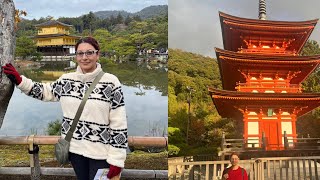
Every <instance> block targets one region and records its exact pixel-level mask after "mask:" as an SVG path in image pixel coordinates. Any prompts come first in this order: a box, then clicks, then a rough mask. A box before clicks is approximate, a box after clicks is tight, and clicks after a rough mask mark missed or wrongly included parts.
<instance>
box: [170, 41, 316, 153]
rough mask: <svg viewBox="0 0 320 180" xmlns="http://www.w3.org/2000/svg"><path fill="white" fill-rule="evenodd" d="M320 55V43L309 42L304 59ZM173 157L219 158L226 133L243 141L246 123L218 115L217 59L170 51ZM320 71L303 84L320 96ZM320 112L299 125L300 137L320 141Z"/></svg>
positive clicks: (311, 114) (171, 148) (305, 116)
mask: <svg viewBox="0 0 320 180" xmlns="http://www.w3.org/2000/svg"><path fill="white" fill-rule="evenodd" d="M315 54H320V48H319V45H318V43H317V42H316V41H312V40H310V41H308V42H307V43H306V44H305V46H304V48H303V50H302V52H301V55H304V56H307V55H315ZM168 78H169V86H168V93H169V94H168V96H169V98H168V99H169V102H168V103H169V124H168V126H169V128H168V133H169V142H170V144H171V146H169V152H170V153H169V154H170V155H171V156H181V155H199V154H213V155H217V151H218V150H219V146H220V140H221V136H222V132H223V131H224V132H226V137H227V138H233V137H236V138H242V131H243V127H242V126H243V125H242V122H239V121H234V120H232V119H226V118H221V117H220V116H219V114H218V113H217V111H216V109H215V108H214V105H213V103H212V101H211V98H210V96H209V94H208V89H207V86H210V87H214V88H218V89H221V81H220V73H219V68H218V64H217V61H216V59H213V58H209V57H203V56H201V55H197V54H193V53H189V52H183V51H181V50H175V49H170V60H169V72H168ZM319 82H320V71H319V70H318V69H316V70H315V71H314V72H313V73H312V74H310V76H309V77H308V78H307V79H306V80H305V81H304V82H303V88H304V90H305V92H320V85H319ZM187 87H191V88H192V89H194V91H192V92H191V95H192V97H191V103H190V104H191V108H190V109H191V110H190V130H189V139H188V143H187V140H186V136H187V124H188V123H187V122H188V118H189V114H188V99H189V95H190V91H189V90H188V89H187ZM319 126H320V110H319V109H316V110H314V111H312V112H310V113H308V114H306V115H304V116H301V117H300V118H299V119H298V121H297V133H298V135H299V137H301V136H304V137H306V136H308V134H309V135H310V136H311V137H320V132H319V130H318V127H319Z"/></svg>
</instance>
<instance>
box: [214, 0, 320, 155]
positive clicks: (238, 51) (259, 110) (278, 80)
mask: <svg viewBox="0 0 320 180" xmlns="http://www.w3.org/2000/svg"><path fill="white" fill-rule="evenodd" d="M260 7H262V9H261V8H260V19H257V20H256V19H246V18H240V17H235V16H231V15H228V14H225V13H222V12H219V16H220V22H221V29H222V36H223V44H224V50H223V49H219V48H216V49H215V51H216V55H217V60H218V64H219V69H220V74H221V80H222V85H223V90H217V89H213V88H209V93H210V96H211V97H212V100H213V102H214V104H215V107H216V109H217V110H218V112H219V114H220V115H221V116H222V117H228V118H233V119H235V120H239V121H241V120H242V121H243V127H244V128H243V138H244V140H245V142H246V146H247V147H246V148H250V147H254V148H259V147H261V146H262V139H265V142H266V143H265V144H264V146H265V147H264V148H265V150H266V151H274V150H277V151H281V150H283V149H284V134H286V135H287V139H288V141H289V142H290V146H294V141H295V140H294V139H295V138H296V137H297V133H296V121H297V118H298V117H299V116H301V115H303V114H306V113H307V112H309V111H311V110H313V109H314V108H316V107H318V106H319V105H320V104H319V103H320V94H319V93H303V92H302V88H301V82H303V81H304V80H305V79H306V78H307V77H308V75H310V73H312V72H313V71H314V70H315V69H316V68H317V67H318V65H319V63H320V55H315V56H299V54H300V52H301V50H302V47H303V46H304V44H305V43H306V41H307V40H308V38H309V36H310V34H311V33H312V31H313V29H314V27H315V25H316V23H317V21H318V19H316V20H311V21H301V22H287V21H270V20H264V19H265V4H264V2H263V1H260Z"/></svg>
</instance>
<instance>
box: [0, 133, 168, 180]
mask: <svg viewBox="0 0 320 180" xmlns="http://www.w3.org/2000/svg"><path fill="white" fill-rule="evenodd" d="M59 138H60V136H35V135H30V136H0V145H28V146H29V151H31V152H33V153H31V154H30V167H0V174H7V175H31V179H32V180H38V179H40V177H41V175H54V176H75V173H74V171H73V169H72V168H62V167H61V168H49V167H40V160H39V151H36V149H38V150H39V148H37V146H38V145H54V144H56V143H57V142H58V139H59ZM128 144H129V146H134V147H159V148H166V147H167V146H168V138H167V137H139V136H129V137H128ZM27 153H28V152H27V151H26V154H27ZM121 177H124V178H147V179H157V178H167V177H168V171H167V170H135V169H124V170H123V172H122V176H121Z"/></svg>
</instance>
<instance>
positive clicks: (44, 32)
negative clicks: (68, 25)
mask: <svg viewBox="0 0 320 180" xmlns="http://www.w3.org/2000/svg"><path fill="white" fill-rule="evenodd" d="M51 34H70V32H69V31H65V30H51V29H50V30H44V31H41V30H38V35H51Z"/></svg>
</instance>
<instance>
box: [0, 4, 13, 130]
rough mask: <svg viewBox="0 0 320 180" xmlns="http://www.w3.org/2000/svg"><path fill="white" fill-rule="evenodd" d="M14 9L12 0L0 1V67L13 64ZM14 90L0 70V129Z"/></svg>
mask: <svg viewBox="0 0 320 180" xmlns="http://www.w3.org/2000/svg"><path fill="white" fill-rule="evenodd" d="M14 16H15V8H14V4H13V0H0V65H1V66H3V65H5V64H6V63H13V58H14V57H13V56H14V50H15V30H14ZM13 90H14V85H13V84H12V83H11V81H10V80H9V79H8V78H7V77H6V75H5V74H4V73H3V72H2V68H0V128H1V126H2V122H3V119H4V115H5V113H6V111H7V107H8V104H9V101H10V98H11V96H12V93H13Z"/></svg>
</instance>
